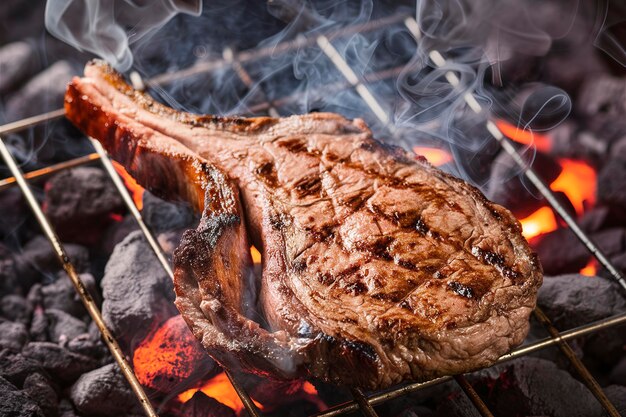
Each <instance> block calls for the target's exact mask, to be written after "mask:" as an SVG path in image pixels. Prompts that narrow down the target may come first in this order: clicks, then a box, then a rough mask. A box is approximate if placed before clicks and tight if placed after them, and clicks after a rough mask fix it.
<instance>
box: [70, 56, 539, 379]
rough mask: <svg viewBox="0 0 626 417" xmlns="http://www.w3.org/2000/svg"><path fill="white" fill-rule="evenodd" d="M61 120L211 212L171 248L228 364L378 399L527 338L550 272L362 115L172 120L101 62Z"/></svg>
mask: <svg viewBox="0 0 626 417" xmlns="http://www.w3.org/2000/svg"><path fill="white" fill-rule="evenodd" d="M65 109H66V113H67V117H68V118H69V119H70V120H71V121H72V122H73V123H74V124H75V125H76V126H78V127H79V128H80V129H81V130H82V131H84V132H85V133H86V134H88V135H90V136H92V137H94V138H96V139H98V140H99V141H100V142H101V143H102V144H103V145H104V147H105V148H106V149H107V150H108V152H109V153H110V154H111V156H112V157H113V158H114V159H116V160H117V161H119V162H120V163H122V164H123V165H124V166H125V167H126V169H127V170H128V171H129V172H130V173H131V174H132V175H133V176H134V177H135V178H136V179H137V180H138V182H139V183H140V184H142V185H143V186H144V187H146V188H148V189H150V190H151V191H153V192H155V193H158V194H159V195H161V196H164V197H167V198H170V199H185V200H188V201H190V202H191V203H192V205H193V206H194V207H195V208H196V209H197V210H198V211H199V212H201V213H202V219H201V221H200V224H199V226H198V228H197V229H195V230H190V231H187V232H186V233H185V235H184V236H183V239H182V241H181V243H180V246H179V248H178V249H177V251H176V253H175V257H174V264H175V265H174V266H175V289H176V295H177V299H176V305H177V307H178V309H179V310H180V312H181V314H182V315H183V317H184V318H185V320H186V322H187V324H188V325H189V327H190V328H191V329H192V331H193V333H194V334H195V335H196V337H197V338H198V339H200V340H201V341H202V343H203V345H204V346H205V348H206V349H207V350H208V351H209V352H210V353H211V355H212V356H213V357H214V358H215V359H216V360H218V361H219V362H221V363H222V364H223V365H225V366H227V367H238V368H241V369H244V370H247V371H250V372H255V373H258V374H263V375H268V376H274V377H282V378H293V377H302V376H305V377H306V376H310V377H317V378H321V379H324V380H327V381H333V382H335V383H339V384H347V385H353V386H361V387H365V388H371V389H373V388H383V387H387V386H389V385H392V384H396V383H399V382H401V381H406V380H426V379H429V378H433V377H437V376H441V375H448V374H454V373H459V372H465V371H469V370H472V369H476V368H480V367H483V366H488V365H490V364H492V363H493V362H494V361H495V360H496V359H497V358H498V357H499V356H501V355H502V354H504V353H506V352H507V351H509V350H510V349H511V348H512V347H514V346H516V345H517V344H519V343H521V341H522V340H523V339H524V337H525V335H526V333H527V331H528V317H529V314H530V312H531V311H532V309H533V307H534V306H535V302H536V294H537V289H538V287H539V286H540V285H541V281H542V273H541V267H540V265H539V263H538V261H537V259H536V256H535V254H533V253H532V252H531V250H530V249H529V247H528V244H527V243H526V241H525V240H524V238H523V237H522V235H521V233H520V230H521V228H520V225H519V223H518V222H517V220H516V219H515V218H514V217H513V216H512V214H511V213H510V212H509V211H507V210H506V209H504V208H502V207H501V206H498V205H497V204H494V203H491V202H489V201H487V200H486V199H485V198H484V196H483V195H482V194H481V193H480V192H479V191H478V190H477V189H475V188H474V187H472V186H470V185H468V184H467V183H465V182H463V181H461V180H459V179H456V178H454V177H452V176H450V175H448V174H445V173H443V172H441V171H439V170H437V169H435V168H434V167H432V166H431V165H430V164H428V163H427V162H426V161H425V160H424V159H423V158H416V157H415V156H414V155H412V154H410V153H408V152H406V151H404V150H402V149H400V148H396V147H391V146H387V145H383V144H381V143H380V142H378V141H376V140H375V139H373V137H372V134H371V132H370V130H369V129H368V128H367V126H366V125H365V124H364V122H363V121H362V120H358V119H357V120H354V121H349V120H346V119H345V118H343V117H341V116H339V115H336V114H327V113H326V114H322V113H317V114H310V115H301V116H291V117H286V118H268V117H257V118H247V119H246V118H221V117H213V116H197V115H192V114H187V113H182V112H177V111H175V110H173V109H170V108H168V107H165V106H163V105H161V104H159V103H157V102H155V101H154V100H153V99H152V98H150V97H149V96H147V95H144V94H143V93H140V92H137V91H135V90H133V89H132V88H131V87H129V86H128V85H127V84H126V83H125V82H124V81H123V79H122V78H121V77H120V76H119V75H118V74H117V73H115V72H114V71H113V70H111V69H110V68H109V67H108V66H106V65H105V64H103V63H100V62H93V63H90V64H89V65H88V66H87V68H86V69H85V77H83V78H75V79H74V80H73V81H72V82H71V84H70V85H69V87H68V90H67V94H66V100H65ZM250 244H254V245H255V246H256V247H257V248H259V249H260V250H261V251H262V254H263V276H262V278H258V279H251V278H250V274H249V265H250V255H249V246H250ZM254 288H256V290H254V291H253V292H254V296H255V297H256V303H257V305H258V308H259V309H260V311H261V315H262V317H263V320H262V322H257V321H254V320H253V319H252V318H251V317H255V314H254V312H253V311H251V308H250V307H249V306H250V302H249V300H248V301H247V294H248V293H249V292H250V290H251V289H254Z"/></svg>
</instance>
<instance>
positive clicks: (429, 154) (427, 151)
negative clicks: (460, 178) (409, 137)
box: [413, 146, 452, 167]
mask: <svg viewBox="0 0 626 417" xmlns="http://www.w3.org/2000/svg"><path fill="white" fill-rule="evenodd" d="M413 152H415V154H416V155H421V156H423V157H424V158H426V160H427V161H428V162H430V163H431V164H433V165H434V166H436V167H439V166H441V165H444V164H447V163H448V162H452V155H450V154H449V153H448V152H446V151H444V150H443V149H439V148H427V147H422V146H414V147H413Z"/></svg>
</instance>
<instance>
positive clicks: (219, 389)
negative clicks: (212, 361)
mask: <svg viewBox="0 0 626 417" xmlns="http://www.w3.org/2000/svg"><path fill="white" fill-rule="evenodd" d="M198 391H202V392H203V393H205V394H206V395H208V396H209V397H211V398H213V399H215V400H217V401H219V402H221V403H222V404H224V405H226V406H228V407H230V408H232V409H233V410H235V412H236V413H239V412H240V411H241V410H243V404H242V402H241V400H240V399H239V395H237V391H235V388H233V386H232V384H231V383H230V381H229V380H228V377H227V376H226V374H225V373H224V372H222V373H220V374H217V375H216V376H214V377H213V378H211V379H210V380H209V381H207V382H206V383H205V384H204V385H202V386H201V387H197V388H191V389H188V390H187V391H183V392H182V393H180V394H178V397H177V398H178V400H179V401H180V402H181V403H185V402H187V401H189V400H190V399H191V397H193V395H194V394H195V393H196V392H198ZM252 401H253V402H254V404H256V406H257V407H259V409H261V410H262V409H263V405H261V404H260V403H258V402H257V401H255V400H252Z"/></svg>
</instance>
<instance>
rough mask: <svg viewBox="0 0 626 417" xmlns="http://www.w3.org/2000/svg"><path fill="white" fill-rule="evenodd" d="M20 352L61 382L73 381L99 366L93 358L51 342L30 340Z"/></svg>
mask: <svg viewBox="0 0 626 417" xmlns="http://www.w3.org/2000/svg"><path fill="white" fill-rule="evenodd" d="M22 354H23V355H24V356H25V357H26V358H30V359H33V360H35V361H36V362H38V363H39V364H41V366H42V367H43V369H45V370H46V371H47V372H48V373H49V374H50V375H51V376H52V377H53V378H55V381H60V382H62V383H70V382H73V381H75V380H76V379H77V378H78V377H80V376H81V375H82V374H84V373H85V372H89V371H91V370H93V369H95V368H97V367H98V366H100V363H99V362H98V361H97V360H96V359H94V358H90V357H88V356H84V355H81V354H78V353H74V352H71V351H69V350H68V349H65V348H64V347H62V346H60V345H58V344H56V343H51V342H30V343H29V344H28V345H26V347H25V348H24V349H23V350H22Z"/></svg>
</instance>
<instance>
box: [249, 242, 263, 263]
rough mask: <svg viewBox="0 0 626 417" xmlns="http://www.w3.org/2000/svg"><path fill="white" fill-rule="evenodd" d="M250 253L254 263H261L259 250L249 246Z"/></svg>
mask: <svg viewBox="0 0 626 417" xmlns="http://www.w3.org/2000/svg"><path fill="white" fill-rule="evenodd" d="M250 255H252V262H254V263H255V264H260V263H261V252H259V250H258V249H257V248H255V247H254V246H250Z"/></svg>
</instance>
